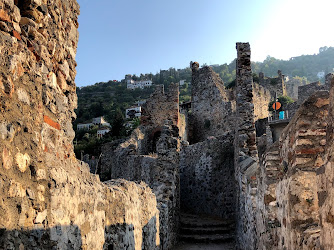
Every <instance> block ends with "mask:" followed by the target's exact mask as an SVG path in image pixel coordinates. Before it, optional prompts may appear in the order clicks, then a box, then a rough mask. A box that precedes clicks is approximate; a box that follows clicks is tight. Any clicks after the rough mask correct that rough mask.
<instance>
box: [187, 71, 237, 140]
mask: <svg viewBox="0 0 334 250" xmlns="http://www.w3.org/2000/svg"><path fill="white" fill-rule="evenodd" d="M191 98H192V100H191V116H190V117H189V123H190V124H191V126H192V129H191V131H192V133H191V135H189V136H190V138H192V139H191V141H190V143H191V144H192V143H196V142H199V141H203V140H205V139H206V138H207V137H208V136H219V135H222V134H224V133H225V132H228V131H230V130H233V129H234V124H233V119H232V118H233V117H234V112H235V100H234V98H233V97H232V93H230V92H229V91H228V90H226V89H225V87H224V83H223V81H222V80H221V79H220V78H219V76H218V75H217V74H216V73H215V72H214V71H213V70H212V69H211V68H210V67H207V66H206V67H203V68H200V69H199V68H197V67H193V69H192V97H191Z"/></svg>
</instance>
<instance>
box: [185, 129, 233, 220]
mask: <svg viewBox="0 0 334 250" xmlns="http://www.w3.org/2000/svg"><path fill="white" fill-rule="evenodd" d="M233 139H234V137H233V135H232V134H226V135H224V136H222V137H219V138H215V137H211V138H209V139H207V140H205V141H203V142H199V143H196V144H193V145H189V146H185V147H183V148H182V151H181V153H180V183H181V209H182V210H183V211H184V212H188V213H194V214H208V215H215V216H219V217H221V218H224V219H233V218H234V216H235V205H236V204H235V181H234V162H233V159H234V152H233Z"/></svg>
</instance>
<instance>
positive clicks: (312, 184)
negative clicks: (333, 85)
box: [257, 91, 329, 249]
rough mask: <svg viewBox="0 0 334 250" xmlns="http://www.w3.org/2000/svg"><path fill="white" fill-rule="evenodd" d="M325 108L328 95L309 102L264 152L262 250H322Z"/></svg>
mask: <svg viewBox="0 0 334 250" xmlns="http://www.w3.org/2000/svg"><path fill="white" fill-rule="evenodd" d="M328 104H329V99H328V92H327V91H322V92H318V93H316V94H314V95H313V96H311V97H310V98H308V99H307V100H306V101H305V102H304V104H303V105H302V106H301V107H300V109H299V110H298V112H297V113H296V114H295V116H294V118H293V119H292V120H291V122H290V123H289V125H288V126H287V127H286V128H285V129H284V131H283V133H282V134H281V136H280V140H279V142H276V143H275V144H273V145H272V147H271V148H270V149H269V150H268V151H267V152H266V155H265V158H264V162H263V164H262V166H261V169H262V176H261V179H262V181H263V183H262V184H263V186H262V187H261V189H262V191H263V194H262V196H261V195H259V199H258V202H259V204H258V208H259V212H258V213H259V214H262V216H263V218H262V222H261V219H259V221H258V226H257V230H258V236H259V238H260V244H259V245H260V246H262V247H263V249H267V248H269V247H270V248H274V249H284V248H285V249H321V247H320V246H321V243H320V233H321V232H322V228H321V224H320V217H319V206H321V205H322V204H323V196H322V193H321V192H319V190H318V189H319V188H318V187H317V181H316V180H317V175H318V173H319V170H320V169H321V168H322V166H323V164H324V161H325V155H324V154H325V145H326V126H327V115H328ZM260 197H261V198H260ZM261 207H262V208H261ZM262 223H263V224H262ZM261 225H262V226H261Z"/></svg>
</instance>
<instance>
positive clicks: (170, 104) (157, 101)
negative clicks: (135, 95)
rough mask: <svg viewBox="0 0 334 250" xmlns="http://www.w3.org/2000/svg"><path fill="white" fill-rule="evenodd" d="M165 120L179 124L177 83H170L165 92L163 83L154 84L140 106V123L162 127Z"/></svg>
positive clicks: (175, 124)
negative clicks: (145, 100) (153, 89)
mask: <svg viewBox="0 0 334 250" xmlns="http://www.w3.org/2000/svg"><path fill="white" fill-rule="evenodd" d="M165 120H171V121H172V124H173V125H174V126H178V124H179V85H178V83H171V84H170V85H169V87H168V91H167V92H165V90H164V86H163V85H158V86H156V89H155V91H154V93H153V94H152V95H151V96H150V98H149V99H148V100H147V102H146V103H145V104H144V105H143V107H142V116H141V124H143V125H145V126H146V127H148V126H151V127H152V128H157V127H162V126H163V125H164V121H165Z"/></svg>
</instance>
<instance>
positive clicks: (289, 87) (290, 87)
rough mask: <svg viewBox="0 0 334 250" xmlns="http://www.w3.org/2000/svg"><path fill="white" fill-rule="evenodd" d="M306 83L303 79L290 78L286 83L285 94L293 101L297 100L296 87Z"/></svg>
mask: <svg viewBox="0 0 334 250" xmlns="http://www.w3.org/2000/svg"><path fill="white" fill-rule="evenodd" d="M306 84H307V81H306V80H304V79H298V78H292V79H290V80H289V81H288V82H286V92H287V95H288V96H290V97H291V98H292V99H293V100H295V101H296V100H298V87H299V86H304V85H306Z"/></svg>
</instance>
